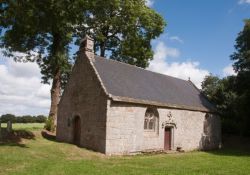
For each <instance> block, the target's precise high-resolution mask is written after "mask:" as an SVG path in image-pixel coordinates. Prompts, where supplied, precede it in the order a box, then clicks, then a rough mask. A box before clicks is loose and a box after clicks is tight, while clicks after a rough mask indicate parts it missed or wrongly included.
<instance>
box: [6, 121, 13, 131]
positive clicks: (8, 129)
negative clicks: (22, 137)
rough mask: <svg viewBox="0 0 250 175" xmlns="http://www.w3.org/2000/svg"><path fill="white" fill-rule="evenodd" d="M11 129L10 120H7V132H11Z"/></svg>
mask: <svg viewBox="0 0 250 175" xmlns="http://www.w3.org/2000/svg"><path fill="white" fill-rule="evenodd" d="M11 131H12V122H11V121H8V122H7V132H11Z"/></svg>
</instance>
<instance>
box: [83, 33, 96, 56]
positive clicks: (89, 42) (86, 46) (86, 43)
mask: <svg viewBox="0 0 250 175" xmlns="http://www.w3.org/2000/svg"><path fill="white" fill-rule="evenodd" d="M80 52H84V53H85V54H86V56H87V57H88V58H89V59H94V56H95V54H94V40H93V39H92V38H91V37H89V36H88V35H86V36H85V37H84V38H83V39H82V40H81V43H80Z"/></svg>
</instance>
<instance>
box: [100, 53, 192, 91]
mask: <svg viewBox="0 0 250 175" xmlns="http://www.w3.org/2000/svg"><path fill="white" fill-rule="evenodd" d="M95 56H96V57H99V58H101V59H105V60H107V61H113V62H116V63H120V64H124V65H126V66H130V67H133V68H136V69H141V70H143V71H146V72H151V73H154V74H158V75H161V76H165V77H170V78H175V79H178V80H182V81H185V82H188V80H184V79H181V78H177V77H174V76H171V75H166V74H163V73H159V72H154V71H152V70H148V69H145V68H142V67H138V66H135V65H132V64H127V63H124V62H121V61H117V60H113V59H110V58H106V57H102V56H99V55H95ZM196 88H197V87H196Z"/></svg>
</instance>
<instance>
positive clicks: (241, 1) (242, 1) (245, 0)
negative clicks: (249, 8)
mask: <svg viewBox="0 0 250 175" xmlns="http://www.w3.org/2000/svg"><path fill="white" fill-rule="evenodd" d="M238 3H239V4H250V0H239V1H238Z"/></svg>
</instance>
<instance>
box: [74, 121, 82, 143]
mask: <svg viewBox="0 0 250 175" xmlns="http://www.w3.org/2000/svg"><path fill="white" fill-rule="evenodd" d="M73 127H74V128H73V142H74V144H76V145H80V140H81V120H80V117H79V116H75V118H74V124H73Z"/></svg>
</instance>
